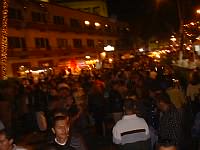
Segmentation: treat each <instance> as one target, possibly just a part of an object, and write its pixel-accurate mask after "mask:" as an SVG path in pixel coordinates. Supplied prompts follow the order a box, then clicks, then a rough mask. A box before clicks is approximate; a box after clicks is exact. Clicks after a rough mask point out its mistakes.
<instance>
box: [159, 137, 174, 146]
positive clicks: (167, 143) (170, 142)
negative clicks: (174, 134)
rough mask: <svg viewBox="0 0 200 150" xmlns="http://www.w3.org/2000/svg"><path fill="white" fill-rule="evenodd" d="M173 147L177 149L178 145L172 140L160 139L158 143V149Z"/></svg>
mask: <svg viewBox="0 0 200 150" xmlns="http://www.w3.org/2000/svg"><path fill="white" fill-rule="evenodd" d="M161 146H163V147H171V146H174V147H177V143H176V142H175V141H174V140H170V139H160V140H159V141H158V147H161Z"/></svg>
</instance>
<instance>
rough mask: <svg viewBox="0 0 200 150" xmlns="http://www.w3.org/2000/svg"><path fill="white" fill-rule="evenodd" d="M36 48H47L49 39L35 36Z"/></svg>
mask: <svg viewBox="0 0 200 150" xmlns="http://www.w3.org/2000/svg"><path fill="white" fill-rule="evenodd" d="M35 46H36V48H49V47H50V46H49V40H48V39H47V38H35Z"/></svg>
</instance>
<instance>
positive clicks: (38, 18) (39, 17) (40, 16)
mask: <svg viewBox="0 0 200 150" xmlns="http://www.w3.org/2000/svg"><path fill="white" fill-rule="evenodd" d="M32 21H33V22H42V23H46V22H47V20H46V15H45V14H44V13H40V12H32Z"/></svg>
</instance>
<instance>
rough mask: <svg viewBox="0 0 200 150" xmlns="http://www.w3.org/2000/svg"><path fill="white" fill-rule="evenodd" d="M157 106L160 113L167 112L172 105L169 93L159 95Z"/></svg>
mask: <svg viewBox="0 0 200 150" xmlns="http://www.w3.org/2000/svg"><path fill="white" fill-rule="evenodd" d="M157 105H158V108H159V109H160V111H162V112H165V111H167V110H168V108H169V107H170V106H171V105H172V102H171V100H170V97H169V95H168V94H167V93H160V94H158V95H157Z"/></svg>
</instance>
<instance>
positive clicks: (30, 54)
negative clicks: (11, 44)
mask: <svg viewBox="0 0 200 150" xmlns="http://www.w3.org/2000/svg"><path fill="white" fill-rule="evenodd" d="M86 52H89V53H95V52H96V49H95V48H87V47H82V48H72V47H70V46H69V47H66V48H57V47H56V48H55V47H54V48H52V47H51V49H45V48H30V47H29V48H26V49H21V50H20V49H9V51H8V57H10V58H19V59H28V58H43V57H61V56H70V55H81V54H84V53H86Z"/></svg>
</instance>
